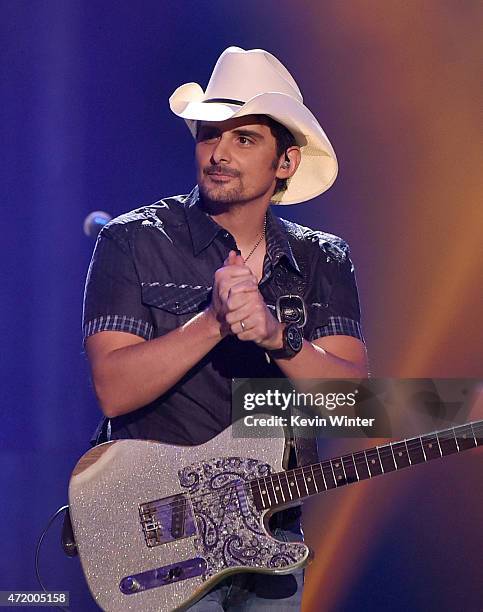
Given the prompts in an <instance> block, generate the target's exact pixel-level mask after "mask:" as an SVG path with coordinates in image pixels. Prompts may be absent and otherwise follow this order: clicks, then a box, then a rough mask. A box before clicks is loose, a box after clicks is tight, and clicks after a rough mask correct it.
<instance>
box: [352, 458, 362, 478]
mask: <svg viewBox="0 0 483 612" xmlns="http://www.w3.org/2000/svg"><path fill="white" fill-rule="evenodd" d="M352 462H353V463H354V469H355V471H356V477H357V480H360V478H359V472H358V471H357V465H356V458H355V457H354V453H352Z"/></svg>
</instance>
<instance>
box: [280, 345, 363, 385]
mask: <svg viewBox="0 0 483 612" xmlns="http://www.w3.org/2000/svg"><path fill="white" fill-rule="evenodd" d="M275 363H276V364H277V365H278V367H279V368H280V369H281V370H282V372H283V373H284V374H285V375H286V376H287V377H288V378H290V379H292V380H296V379H299V380H301V379H314V378H334V379H339V378H366V377H367V375H368V369H367V364H361V363H353V362H351V361H348V360H346V359H342V358H341V357H337V356H336V355H334V354H333V353H330V352H329V351H327V350H325V349H323V348H321V347H319V346H316V345H315V344H313V343H312V342H308V341H307V340H304V343H303V346H302V349H301V351H300V352H299V353H298V354H297V355H295V356H294V357H292V358H291V359H276V360H275Z"/></svg>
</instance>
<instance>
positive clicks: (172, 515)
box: [139, 493, 196, 548]
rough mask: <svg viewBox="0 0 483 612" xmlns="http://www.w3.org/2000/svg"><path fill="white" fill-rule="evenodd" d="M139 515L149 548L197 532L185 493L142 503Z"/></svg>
mask: <svg viewBox="0 0 483 612" xmlns="http://www.w3.org/2000/svg"><path fill="white" fill-rule="evenodd" d="M139 517H140V521H141V526H142V529H143V533H144V538H145V540H146V545H147V546H148V547H149V548H152V547H153V546H159V545H160V544H166V543H167V542H172V541H173V540H179V539H181V538H188V537H190V536H192V535H195V533H196V528H195V524H194V519H193V513H192V511H191V506H190V503H189V500H188V499H187V497H186V495H184V494H183V493H181V494H179V495H172V496H171V497H165V498H163V499H157V500H155V501H150V502H146V503H144V504H140V506H139Z"/></svg>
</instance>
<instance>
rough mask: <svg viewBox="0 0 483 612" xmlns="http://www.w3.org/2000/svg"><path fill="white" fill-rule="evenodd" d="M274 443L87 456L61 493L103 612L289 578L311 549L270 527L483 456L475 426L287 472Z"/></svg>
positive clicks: (112, 450)
mask: <svg viewBox="0 0 483 612" xmlns="http://www.w3.org/2000/svg"><path fill="white" fill-rule="evenodd" d="M280 433H281V435H280V437H279V438H270V439H267V438H256V439H250V440H247V439H236V438H233V437H232V431H231V428H228V429H226V430H225V431H223V432H222V433H221V434H219V435H218V436H217V437H215V438H213V439H212V440H210V441H209V442H207V443H206V444H202V445H200V446H190V447H187V446H170V445H167V444H162V443H159V442H152V441H146V440H116V441H112V442H106V443H104V444H101V445H99V446H96V447H94V448H93V449H91V450H90V451H88V452H87V453H86V454H85V455H84V456H83V457H82V458H81V459H80V460H79V462H78V463H77V465H76V467H75V469H74V472H73V474H72V477H71V480H70V484H69V500H70V513H71V519H72V525H73V529H74V535H75V539H76V542H77V547H78V551H79V555H80V560H81V563H82V568H83V571H84V574H85V577H86V580H87V583H88V585H89V588H90V591H91V593H92V595H93V597H94V599H95V600H96V602H97V604H98V605H99V606H100V607H101V608H102V609H103V610H106V611H108V612H111V611H116V612H117V611H124V610H139V611H142V612H160V611H161V610H166V611H170V610H183V609H186V608H187V607H189V606H190V605H192V604H193V603H195V602H196V601H197V600H198V599H200V598H201V597H202V596H203V595H204V594H205V593H206V592H207V591H209V590H210V589H211V588H212V587H213V586H214V585H215V584H216V583H217V582H219V581H220V580H222V579H223V578H225V577H227V576H229V575H230V574H233V573H238V572H243V571H249V572H265V573H274V574H286V573H289V572H292V571H294V570H295V569H297V568H300V567H302V566H303V565H305V564H306V563H307V562H308V560H309V557H310V551H309V548H308V547H307V546H306V545H305V544H303V543H300V542H281V541H279V540H277V539H275V538H274V537H273V536H272V535H271V533H270V531H269V529H268V527H267V524H268V518H269V517H270V516H271V515H272V514H273V513H274V512H278V511H279V510H281V509H283V508H287V507H290V506H294V505H299V504H300V502H301V500H303V499H305V498H307V497H310V496H312V495H316V494H318V493H323V492H325V491H328V490H329V489H334V488H336V487H340V486H343V485H346V484H350V483H353V482H357V481H359V480H365V479H367V478H373V477H374V476H377V475H379V474H384V473H387V472H392V471H395V470H399V469H401V468H405V467H409V466H411V465H416V464H418V463H424V462H426V461H429V460H431V459H435V458H439V457H444V456H446V455H450V454H453V453H457V452H462V451H464V450H468V449H471V448H475V447H478V446H482V445H483V421H476V422H473V423H468V424H467V425H462V426H458V427H454V428H450V429H445V430H443V431H439V432H435V433H431V434H427V435H423V436H421V437H417V438H411V439H407V440H403V441H400V442H392V443H390V444H385V445H382V446H376V447H374V448H372V449H369V450H363V451H360V452H356V453H353V454H348V455H344V456H342V457H336V458H333V459H329V460H325V461H322V462H321V463H316V464H313V465H308V466H304V467H300V468H295V469H292V470H287V471H284V470H283V469H282V457H283V453H284V449H285V440H284V437H283V431H281V432H280Z"/></svg>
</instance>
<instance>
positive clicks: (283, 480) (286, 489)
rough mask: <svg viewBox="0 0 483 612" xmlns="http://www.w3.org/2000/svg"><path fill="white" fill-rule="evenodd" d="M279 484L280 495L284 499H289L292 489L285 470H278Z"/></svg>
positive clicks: (290, 498)
mask: <svg viewBox="0 0 483 612" xmlns="http://www.w3.org/2000/svg"><path fill="white" fill-rule="evenodd" d="M279 479H280V486H281V488H282V495H283V497H284V499H285V501H291V500H292V499H293V496H292V491H291V489H290V486H289V478H288V473H287V472H280V474H279Z"/></svg>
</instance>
